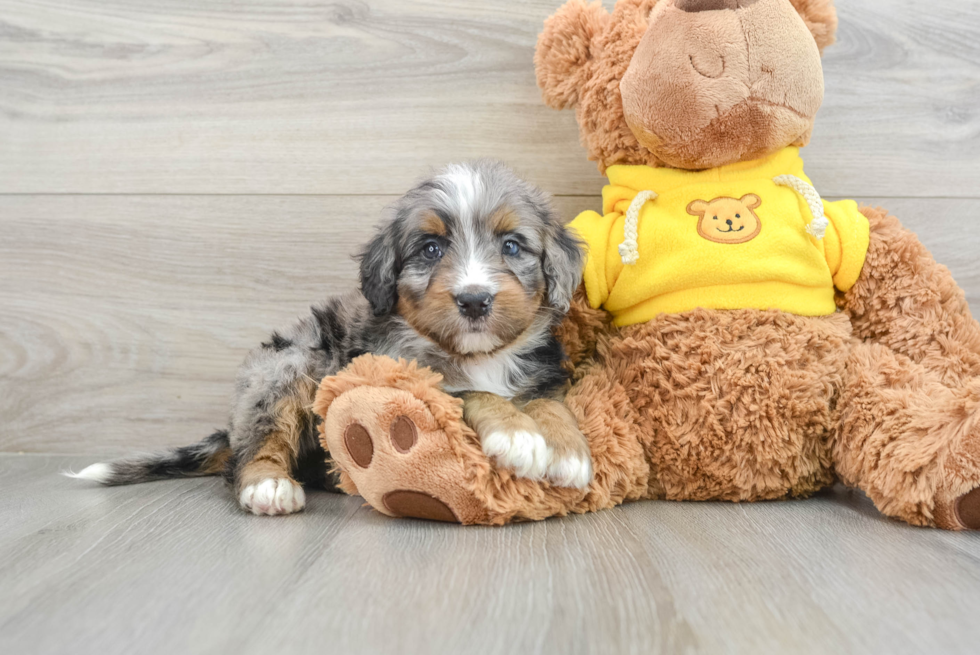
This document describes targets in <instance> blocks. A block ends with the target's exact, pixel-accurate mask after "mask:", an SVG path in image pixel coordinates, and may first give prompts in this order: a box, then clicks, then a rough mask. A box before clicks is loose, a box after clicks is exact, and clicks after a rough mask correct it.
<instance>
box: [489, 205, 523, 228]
mask: <svg viewBox="0 0 980 655" xmlns="http://www.w3.org/2000/svg"><path fill="white" fill-rule="evenodd" d="M520 224H521V222H520V219H519V218H518V217H517V214H515V213H514V212H513V211H512V210H510V209H509V208H506V207H505V208H503V209H498V210H497V211H495V212H494V213H493V216H491V217H490V227H491V228H493V232H494V234H504V233H506V232H513V231H514V230H516V229H517V228H518V227H519V226H520Z"/></svg>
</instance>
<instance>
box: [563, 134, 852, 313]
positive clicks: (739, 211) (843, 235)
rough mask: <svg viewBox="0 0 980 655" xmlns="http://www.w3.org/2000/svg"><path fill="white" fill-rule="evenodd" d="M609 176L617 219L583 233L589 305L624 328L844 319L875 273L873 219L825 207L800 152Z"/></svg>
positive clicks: (587, 215)
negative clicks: (772, 315)
mask: <svg viewBox="0 0 980 655" xmlns="http://www.w3.org/2000/svg"><path fill="white" fill-rule="evenodd" d="M606 174H607V175H608V176H609V185H608V186H606V187H605V188H604V189H603V192H602V201H603V203H602V204H603V211H604V212H605V216H600V215H599V214H597V213H596V212H592V211H588V212H584V213H582V214H580V215H579V216H578V217H577V218H576V219H575V220H574V221H572V223H571V226H572V227H573V228H574V229H575V230H577V231H578V233H579V234H580V235H581V236H582V238H583V239H584V240H585V241H586V243H587V244H588V247H589V254H588V258H587V262H586V267H585V288H586V291H587V293H588V297H589V303H590V304H591V305H592V306H593V307H596V308H598V307H600V306H604V307H605V308H606V309H607V310H608V311H609V312H611V313H612V314H613V317H614V319H615V323H616V324H617V325H620V326H624V325H633V324H635V323H643V322H646V321H649V320H651V319H652V318H654V317H655V316H656V315H657V314H660V313H665V312H669V313H677V312H684V311H688V310H691V309H694V308H696V307H705V308H708V309H779V310H782V311H784V312H788V313H790V314H798V315H802V316H823V315H827V314H833V313H834V312H835V311H836V305H835V303H834V288H835V287H836V288H837V289H840V290H841V291H847V290H848V289H850V288H851V287H852V286H853V285H854V283H855V282H857V279H858V276H859V275H860V274H861V268H862V267H863V266H864V258H865V255H866V254H867V250H868V238H869V225H868V220H867V218H865V216H864V215H863V214H861V213H860V212H859V211H858V207H857V203H855V202H854V201H852V200H843V201H840V202H823V201H822V200H820V197H819V195H817V193H816V191H815V190H814V189H813V187H812V186H810V181H809V179H808V178H807V177H806V176H805V175H804V173H803V160H802V159H800V156H799V149H798V148H787V149H785V150H782V151H780V152H777V153H776V154H774V155H771V156H769V157H767V158H765V159H760V160H756V161H751V162H740V163H737V164H732V165H729V166H723V167H721V168H715V169H710V170H707V171H698V172H692V171H681V170H676V169H667V168H650V167H648V166H611V167H609V169H608V170H607V171H606ZM631 207H632V209H631ZM811 207H812V209H811ZM821 207H822V210H823V211H822V212H821V211H820V209H821ZM815 213H820V214H822V215H821V216H815V215H814V214H815ZM628 214H630V215H632V220H631V221H628V220H627V215H628ZM824 215H825V216H824ZM621 244H622V245H621ZM624 260H625V262H627V263H624Z"/></svg>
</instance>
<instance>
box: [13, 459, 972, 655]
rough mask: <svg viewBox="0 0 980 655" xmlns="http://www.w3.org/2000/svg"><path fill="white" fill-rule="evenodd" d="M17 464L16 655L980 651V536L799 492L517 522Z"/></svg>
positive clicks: (861, 501) (854, 499)
mask: <svg viewBox="0 0 980 655" xmlns="http://www.w3.org/2000/svg"><path fill="white" fill-rule="evenodd" d="M89 461H91V460H90V459H83V458H78V457H71V456H50V455H20V456H18V455H8V456H0V497H2V498H3V499H4V502H3V503H2V504H0V525H3V526H4V527H3V530H2V531H0V589H2V592H0V652H2V653H10V654H15V653H16V654H21V653H24V654H27V653H72V654H76V653H93V654H99V655H108V654H114V653H120V654H124V653H125V654H131V653H140V654H155V653H161V654H164V653H165V654H172V653H182V654H192V653H219V652H220V653H239V654H240V655H251V654H252V653H255V654H260V653H280V652H288V653H294V654H297V655H302V654H306V653H310V654H311V655H314V654H315V655H323V654H324V653H350V654H360V653H365V654H368V653H398V654H400V655H407V654H411V653H437V654H440V655H441V654H446V655H454V654H458V653H500V654H501V655H507V654H510V653H549V654H550V653H556V654H557V653H561V654H563V655H564V654H577V653H623V654H626V653H636V654H637V655H640V654H642V655H651V654H657V653H676V652H703V653H722V652H731V653H753V654H754V653H891V654H895V653H951V652H957V653H976V652H977V644H978V643H980V621H978V620H977V608H978V607H980V540H978V539H977V538H976V535H970V536H964V535H959V534H950V533H941V532H938V531H933V530H924V529H917V528H911V527H908V526H905V525H901V524H898V523H895V522H892V521H889V520H887V519H883V518H881V517H880V516H879V515H878V514H877V513H876V512H875V510H874V508H873V507H872V506H871V505H870V503H869V502H868V501H867V500H866V499H865V498H864V497H863V496H860V495H858V494H853V493H850V492H847V491H844V490H840V491H838V492H835V493H828V494H826V495H823V496H820V497H818V498H814V499H810V500H807V501H798V502H782V503H758V504H753V505H733V504H727V503H700V504H678V503H666V502H663V503H640V504H634V505H629V506H626V507H622V508H618V509H614V510H610V511H607V512H603V513H600V514H593V515H585V516H575V517H569V518H565V519H554V520H550V521H545V522H542V523H537V524H527V525H515V526H509V527H505V528H480V527H476V528H461V527H458V526H450V525H443V524H436V523H428V522H423V521H393V520H391V519H388V518H387V517H385V516H382V515H381V514H378V513H377V512H374V511H373V510H370V509H367V508H364V507H362V504H361V502H360V500H359V499H357V498H350V497H346V496H339V495H335V494H328V493H325V492H318V493H312V494H310V497H309V505H308V508H307V511H306V512H305V513H303V514H298V515H294V516H289V517H284V518H280V519H269V518H268V517H256V516H252V515H249V514H245V513H244V512H241V511H240V510H238V508H237V507H236V505H235V504H234V502H233V499H232V498H231V495H230V494H228V493H227V492H226V491H225V490H224V488H223V487H222V485H221V484H220V483H218V482H217V481H216V480H214V479H210V480H193V481H179V482H160V483H151V484H146V485H142V486H138V487H130V488H110V489H106V488H102V487H96V486H94V485H93V486H81V487H80V486H79V484H78V483H77V482H76V481H73V480H68V479H65V478H62V477H60V476H58V475H57V473H58V471H59V470H62V469H65V468H68V467H71V466H76V467H77V466H80V465H82V464H84V463H87V462H89Z"/></svg>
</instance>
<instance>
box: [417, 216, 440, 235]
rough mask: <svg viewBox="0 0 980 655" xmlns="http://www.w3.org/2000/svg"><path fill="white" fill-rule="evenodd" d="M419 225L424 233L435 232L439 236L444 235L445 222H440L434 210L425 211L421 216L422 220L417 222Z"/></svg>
mask: <svg viewBox="0 0 980 655" xmlns="http://www.w3.org/2000/svg"><path fill="white" fill-rule="evenodd" d="M419 227H421V228H422V231H423V232H425V233H426V234H436V235H439V236H441V237H443V236H446V224H445V223H443V222H442V219H441V218H439V217H438V216H437V215H436V214H435V212H431V211H430V212H426V213H425V214H424V215H423V216H422V221H421V222H420V223H419Z"/></svg>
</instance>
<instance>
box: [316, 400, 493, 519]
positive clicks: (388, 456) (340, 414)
mask: <svg viewBox="0 0 980 655" xmlns="http://www.w3.org/2000/svg"><path fill="white" fill-rule="evenodd" d="M457 438H459V437H458V436H457ZM324 440H325V443H324V446H325V447H326V448H327V450H328V451H329V453H330V456H331V457H332V458H333V460H334V461H335V462H336V463H337V464H338V465H339V466H340V468H341V470H342V471H343V472H344V473H345V474H346V475H347V476H349V478H350V480H351V481H352V482H353V484H354V486H355V487H356V488H357V489H356V492H357V493H358V494H359V495H360V496H362V497H363V498H364V499H365V500H366V501H367V502H368V503H369V504H370V505H371V506H372V507H373V508H374V509H376V510H378V511H379V512H381V513H383V514H387V515H388V516H393V517H398V518H416V519H427V520H431V521H443V522H447V523H464V524H472V523H486V522H487V520H488V510H487V507H486V505H485V504H484V502H481V501H480V500H479V499H478V498H477V497H476V495H475V493H474V491H473V488H472V482H471V481H469V480H468V476H467V470H466V467H465V466H464V464H463V462H462V461H461V460H460V459H459V458H458V457H457V454H456V451H455V450H454V448H453V445H451V444H450V441H449V437H448V436H447V434H446V432H445V431H444V430H443V429H442V428H441V426H440V423H439V421H437V420H436V418H435V417H434V416H433V414H432V412H431V411H430V409H429V407H428V406H427V405H426V404H425V403H424V402H423V401H422V400H420V399H419V398H417V397H415V396H414V395H413V394H412V393H410V392H408V391H406V390H404V389H393V388H390V387H369V386H362V387H357V388H354V389H352V390H350V391H346V392H345V393H343V394H341V395H340V396H338V397H337V398H336V399H335V400H334V401H333V403H332V404H331V406H330V409H329V411H328V412H327V417H326V421H325V424H324Z"/></svg>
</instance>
